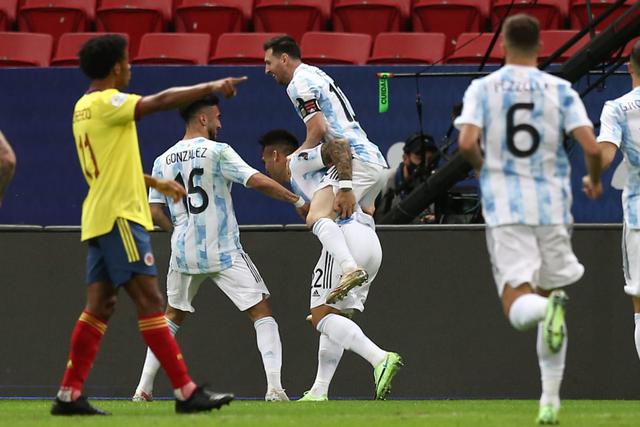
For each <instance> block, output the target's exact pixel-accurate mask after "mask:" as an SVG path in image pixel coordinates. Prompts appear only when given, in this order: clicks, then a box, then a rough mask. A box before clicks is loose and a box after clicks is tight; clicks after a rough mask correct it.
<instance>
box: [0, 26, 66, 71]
mask: <svg viewBox="0 0 640 427" xmlns="http://www.w3.org/2000/svg"><path fill="white" fill-rule="evenodd" d="M52 49H53V36H51V35H50V34H36V33H0V67H46V66H48V65H49V60H50V59H51V51H52Z"/></svg>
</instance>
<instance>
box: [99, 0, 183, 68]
mask: <svg viewBox="0 0 640 427" xmlns="http://www.w3.org/2000/svg"><path fill="white" fill-rule="evenodd" d="M172 7H173V5H172V1H171V0H102V1H101V2H100V5H99V6H98V10H97V12H96V30H97V31H103V32H110V33H126V34H128V35H129V54H130V56H132V57H133V56H135V54H136V52H137V51H138V45H139V44H140V39H141V38H142V36H143V35H144V34H146V33H161V32H163V31H165V30H166V29H167V24H168V22H169V21H170V20H171V13H172Z"/></svg>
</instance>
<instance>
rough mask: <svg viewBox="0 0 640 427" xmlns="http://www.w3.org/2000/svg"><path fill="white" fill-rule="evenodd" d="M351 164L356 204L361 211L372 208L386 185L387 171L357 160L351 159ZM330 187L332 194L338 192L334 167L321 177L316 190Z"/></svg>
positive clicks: (336, 172)
mask: <svg viewBox="0 0 640 427" xmlns="http://www.w3.org/2000/svg"><path fill="white" fill-rule="evenodd" d="M351 164H352V173H351V182H352V183H353V194H354V195H355V196H356V202H357V203H358V204H359V205H360V206H361V207H362V208H363V209H367V208H373V207H374V206H375V201H376V197H378V194H380V192H381V191H382V189H383V188H384V186H385V185H386V183H387V180H388V175H387V173H386V171H387V169H385V168H383V167H382V166H380V165H376V164H375V163H369V162H363V161H362V160H359V159H353V160H352V162H351ZM330 185H331V186H332V187H333V190H334V192H337V191H338V189H339V188H338V171H337V170H336V167H335V166H331V167H330V168H329V170H328V171H327V173H326V174H325V175H324V176H323V177H322V181H320V185H319V186H318V190H320V189H322V188H324V187H328V186H330Z"/></svg>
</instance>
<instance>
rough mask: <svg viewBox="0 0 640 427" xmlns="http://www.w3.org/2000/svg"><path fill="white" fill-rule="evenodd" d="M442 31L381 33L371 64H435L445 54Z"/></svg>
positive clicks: (444, 37) (374, 47)
mask: <svg viewBox="0 0 640 427" xmlns="http://www.w3.org/2000/svg"><path fill="white" fill-rule="evenodd" d="M446 39H447V38H446V36H445V35H444V34H442V33H380V34H378V37H376V41H375V43H374V44H373V53H372V54H371V58H369V61H367V63H369V64H416V63H424V64H433V63H434V62H436V61H439V60H441V59H442V57H443V56H444V44H445V42H446Z"/></svg>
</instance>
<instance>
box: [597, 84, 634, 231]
mask: <svg viewBox="0 0 640 427" xmlns="http://www.w3.org/2000/svg"><path fill="white" fill-rule="evenodd" d="M604 141H607V142H611V143H613V144H615V145H616V146H617V147H618V148H620V150H622V153H623V154H624V158H625V160H626V162H627V166H628V167H629V176H628V177H627V182H626V184H625V186H624V190H622V210H623V212H624V222H625V224H626V225H627V226H628V227H629V228H633V229H639V228H640V86H638V87H636V88H635V89H633V90H632V91H631V92H629V93H627V94H626V95H624V96H621V97H620V98H618V99H615V100H613V101H607V102H606V103H605V104H604V108H603V109H602V115H601V116H600V135H598V142H604Z"/></svg>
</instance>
